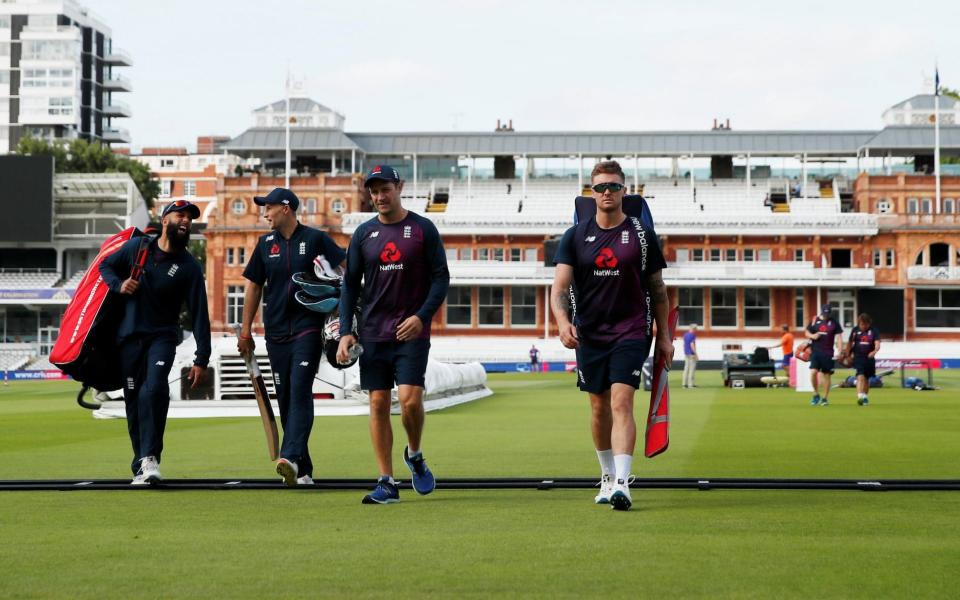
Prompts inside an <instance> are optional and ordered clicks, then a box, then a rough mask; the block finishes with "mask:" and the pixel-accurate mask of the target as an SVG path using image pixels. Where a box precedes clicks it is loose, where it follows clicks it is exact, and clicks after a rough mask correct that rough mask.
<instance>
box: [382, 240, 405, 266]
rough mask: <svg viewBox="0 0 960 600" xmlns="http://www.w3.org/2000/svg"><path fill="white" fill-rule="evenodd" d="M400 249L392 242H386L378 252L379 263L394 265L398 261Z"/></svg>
mask: <svg viewBox="0 0 960 600" xmlns="http://www.w3.org/2000/svg"><path fill="white" fill-rule="evenodd" d="M401 256H402V255H401V254H400V249H399V248H397V245H396V244H395V243H393V242H387V243H386V244H385V245H384V246H383V250H381V251H380V262H385V263H395V262H397V261H398V260H400V257H401Z"/></svg>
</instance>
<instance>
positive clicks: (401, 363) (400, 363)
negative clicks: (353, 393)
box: [360, 339, 430, 391]
mask: <svg viewBox="0 0 960 600" xmlns="http://www.w3.org/2000/svg"><path fill="white" fill-rule="evenodd" d="M362 344H363V354H361V355H360V388H361V389H364V390H368V391H369V390H392V389H393V384H394V383H396V384H397V385H416V386H419V387H424V385H423V384H424V374H425V373H426V372H427V356H429V354H430V340H429V339H418V340H411V341H409V342H362Z"/></svg>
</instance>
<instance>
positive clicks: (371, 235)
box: [369, 231, 380, 238]
mask: <svg viewBox="0 0 960 600" xmlns="http://www.w3.org/2000/svg"><path fill="white" fill-rule="evenodd" d="M378 235H380V232H379V231H371V232H370V236H369V237H371V238H375V237H377V236H378Z"/></svg>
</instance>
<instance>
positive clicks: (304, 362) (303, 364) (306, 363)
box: [300, 361, 310, 367]
mask: <svg viewBox="0 0 960 600" xmlns="http://www.w3.org/2000/svg"><path fill="white" fill-rule="evenodd" d="M300 366H301V367H309V366H310V363H309V362H307V361H302V362H301V363H300Z"/></svg>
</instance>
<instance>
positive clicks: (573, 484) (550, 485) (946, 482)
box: [0, 477, 960, 492]
mask: <svg viewBox="0 0 960 600" xmlns="http://www.w3.org/2000/svg"><path fill="white" fill-rule="evenodd" d="M398 483H399V485H400V487H401V488H403V489H410V482H409V481H400V482H398ZM373 486H374V482H372V481H371V480H370V479H317V480H314V484H313V485H312V486H311V485H305V486H297V487H296V488H287V487H286V486H284V484H283V482H282V481H280V480H278V479H165V480H164V481H163V482H161V483H158V484H155V485H152V486H132V485H130V480H128V479H21V480H0V491H83V490H91V491H110V490H167V491H173V490H286V489H298V490H368V489H372V488H373ZM596 486H597V480H596V479H595V478H582V477H552V478H550V477H504V478H451V479H439V480H437V489H439V490H522V489H532V490H553V489H585V488H593V487H596ZM630 487H632V488H635V489H677V490H684V489H685V490H701V491H707V490H859V491H867V492H884V491H960V479H742V478H729V477H724V478H706V477H700V478H659V479H658V478H647V479H640V478H638V479H635V480H634V481H633V483H632V484H631V486H630Z"/></svg>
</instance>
